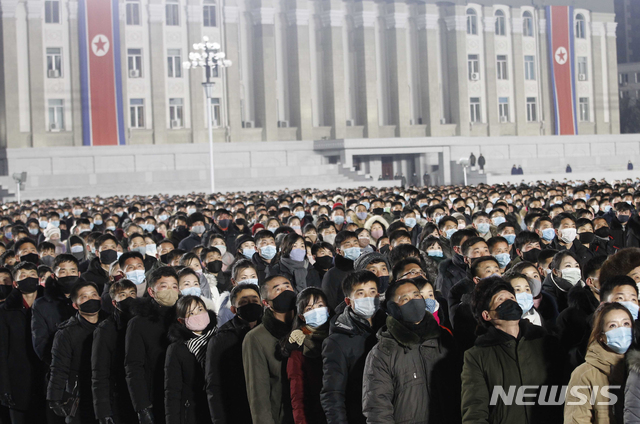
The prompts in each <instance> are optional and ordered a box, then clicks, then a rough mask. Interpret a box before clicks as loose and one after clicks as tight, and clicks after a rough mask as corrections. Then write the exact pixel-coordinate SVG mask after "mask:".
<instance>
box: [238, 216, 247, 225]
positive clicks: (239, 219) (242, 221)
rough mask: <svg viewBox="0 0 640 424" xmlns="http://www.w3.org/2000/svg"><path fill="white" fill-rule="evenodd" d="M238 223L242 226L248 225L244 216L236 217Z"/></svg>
mask: <svg viewBox="0 0 640 424" xmlns="http://www.w3.org/2000/svg"><path fill="white" fill-rule="evenodd" d="M236 225H240V226H243V225H247V221H245V220H244V219H242V218H238V219H236Z"/></svg>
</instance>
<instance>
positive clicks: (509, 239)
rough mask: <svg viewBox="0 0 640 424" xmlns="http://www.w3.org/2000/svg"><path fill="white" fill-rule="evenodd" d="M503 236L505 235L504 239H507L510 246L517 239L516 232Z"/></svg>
mask: <svg viewBox="0 0 640 424" xmlns="http://www.w3.org/2000/svg"><path fill="white" fill-rule="evenodd" d="M502 237H504V239H505V240H507V243H509V246H511V245H512V244H513V243H514V242H515V241H516V235H515V234H505V235H503V236H502Z"/></svg>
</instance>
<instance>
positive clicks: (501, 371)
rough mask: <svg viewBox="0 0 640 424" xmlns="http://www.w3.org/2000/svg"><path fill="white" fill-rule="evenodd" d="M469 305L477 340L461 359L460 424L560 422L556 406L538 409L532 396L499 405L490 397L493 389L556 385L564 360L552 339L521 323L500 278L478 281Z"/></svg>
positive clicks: (509, 289) (512, 298)
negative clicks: (476, 322)
mask: <svg viewBox="0 0 640 424" xmlns="http://www.w3.org/2000/svg"><path fill="white" fill-rule="evenodd" d="M471 303H472V305H473V313H474V316H475V317H476V319H477V320H478V323H479V330H480V332H481V335H479V336H478V338H477V339H476V341H475V344H474V346H473V347H472V348H471V349H469V350H468V351H467V352H466V353H465V356H464V365H463V368H462V402H461V409H462V423H464V424H472V423H474V424H475V423H522V424H525V423H527V424H534V423H539V422H540V423H542V422H549V423H551V422H561V419H562V418H561V417H562V406H557V405H549V404H544V402H540V401H539V400H538V397H537V396H536V397H534V396H532V397H531V398H529V399H528V400H527V402H505V400H504V398H502V397H500V396H497V397H496V395H495V390H496V389H499V388H503V389H504V390H505V391H507V390H515V391H516V392H517V391H518V390H521V388H523V387H525V386H534V387H536V388H537V387H539V386H543V385H547V386H551V385H558V386H561V385H562V383H563V381H562V379H561V375H562V372H561V370H562V364H563V360H564V357H563V355H562V353H561V351H560V350H559V348H558V343H557V340H556V339H555V338H554V337H553V336H551V335H549V334H548V333H547V332H546V330H545V329H544V328H543V327H540V326H537V325H534V324H532V323H531V322H530V321H529V320H526V319H521V317H522V308H520V306H519V305H518V302H517V301H516V295H515V291H514V289H513V287H511V285H510V284H508V283H507V282H505V281H504V280H503V279H502V278H499V277H491V278H486V279H484V280H482V281H480V282H479V283H478V284H477V285H476V286H475V289H474V291H473V295H472V301H471ZM533 417H535V418H533Z"/></svg>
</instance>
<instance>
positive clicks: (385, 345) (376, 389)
mask: <svg viewBox="0 0 640 424" xmlns="http://www.w3.org/2000/svg"><path fill="white" fill-rule="evenodd" d="M418 327H419V328H420V330H419V333H420V334H421V335H418V334H417V333H416V332H415V331H411V330H410V329H409V328H408V327H407V326H406V325H405V324H403V323H401V322H399V321H397V320H395V319H394V318H392V317H387V325H386V327H383V328H382V329H380V331H379V332H378V339H379V342H378V344H377V345H375V347H374V348H373V349H372V350H371V352H369V355H367V362H366V364H365V368H364V382H363V399H362V408H363V412H364V415H365V416H366V417H367V423H390V424H391V423H405V422H406V423H416V424H417V423H459V422H460V415H459V411H460V370H461V358H460V356H459V355H458V352H457V349H456V347H455V342H454V341H453V337H452V336H451V334H450V333H449V332H448V331H447V330H444V329H442V328H440V327H439V326H438V323H437V322H436V320H435V319H434V318H433V317H432V315H431V314H426V315H425V318H424V319H423V321H422V322H421V323H420V324H419V326H418Z"/></svg>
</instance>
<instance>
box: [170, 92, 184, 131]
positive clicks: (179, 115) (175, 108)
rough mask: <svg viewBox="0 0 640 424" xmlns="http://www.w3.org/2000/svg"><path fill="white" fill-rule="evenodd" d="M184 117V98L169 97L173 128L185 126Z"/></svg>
mask: <svg viewBox="0 0 640 424" xmlns="http://www.w3.org/2000/svg"><path fill="white" fill-rule="evenodd" d="M183 117H184V114H183V106H182V99H169V119H170V121H171V128H174V129H175V128H182V127H183V126H184V123H183V122H184V121H183Z"/></svg>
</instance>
